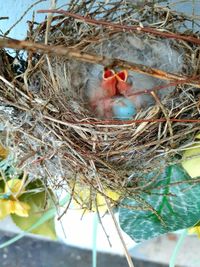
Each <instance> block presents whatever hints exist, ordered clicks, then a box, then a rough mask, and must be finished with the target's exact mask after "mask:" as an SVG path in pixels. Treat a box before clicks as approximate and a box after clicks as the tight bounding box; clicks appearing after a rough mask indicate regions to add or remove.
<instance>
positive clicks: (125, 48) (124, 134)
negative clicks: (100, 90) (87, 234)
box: [0, 1, 200, 204]
mask: <svg viewBox="0 0 200 267" xmlns="http://www.w3.org/2000/svg"><path fill="white" fill-rule="evenodd" d="M42 12H47V11H42ZM54 12H55V13H54V15H53V16H51V15H50V16H48V18H47V20H46V21H44V22H43V23H41V24H39V25H38V24H36V23H34V22H29V32H28V35H27V39H26V41H16V40H12V39H4V43H3V45H2V43H1V46H2V47H3V46H4V47H10V48H14V49H16V50H17V51H18V52H17V55H16V58H15V60H14V59H13V58H12V57H11V56H9V55H8V54H7V52H6V51H4V50H2V52H1V59H2V62H7V64H1V69H0V71H1V77H0V99H1V116H0V118H1V128H2V129H1V131H2V138H3V140H4V142H5V136H7V137H8V138H6V140H7V145H8V146H10V147H12V151H13V152H14V154H15V155H16V156H17V162H16V164H17V166H18V167H20V168H22V169H26V171H27V172H28V173H30V177H37V178H38V177H40V178H41V179H43V181H44V182H45V183H48V184H51V186H52V188H53V189H55V190H56V189H57V188H66V185H68V186H69V187H68V186H67V188H68V189H67V190H69V188H70V190H71V193H72V194H73V193H74V185H75V184H76V183H80V184H81V185H83V184H85V186H89V187H90V188H91V191H95V192H100V193H101V194H103V195H106V193H105V192H103V191H102V190H101V189H102V188H101V187H100V184H101V185H103V188H110V189H111V190H113V191H115V192H117V193H119V194H120V196H122V197H123V196H128V195H129V194H133V190H134V192H135V193H137V190H138V192H141V190H145V186H144V183H143V185H142V187H141V188H140V182H141V181H145V176H146V174H147V173H149V172H152V171H153V170H155V169H156V170H157V171H158V172H162V171H163V170H164V168H165V167H166V166H169V165H172V164H175V163H180V162H181V157H182V151H183V150H184V148H185V147H186V146H187V145H189V144H190V143H191V142H192V141H193V140H194V137H195V135H196V133H197V132H198V131H199V129H200V126H199V124H197V122H199V87H200V84H199V74H200V73H199V47H198V45H199V39H198V34H196V33H195V32H194V31H193V30H192V29H191V28H189V27H188V28H187V26H188V24H189V23H191V21H192V25H193V26H194V25H196V22H195V20H194V19H193V18H191V17H187V16H186V15H184V14H180V13H176V12H174V11H172V10H170V9H168V8H164V7H162V6H159V5H157V6H156V5H153V4H152V3H146V4H142V3H140V2H138V3H137V4H136V3H135V4H133V3H132V2H131V1H114V2H108V3H105V1H102V2H101V1H100V2H99V1H87V2H85V1H72V2H71V3H70V4H69V7H68V9H67V11H66V10H65V11H64V10H54ZM147 46H148V47H150V48H149V50H148V49H147V52H146V50H145V49H146V47H147ZM152 47H154V48H155V47H157V48H158V50H155V49H154V50H152ZM131 49H132V52H130V51H131ZM159 49H160V50H159ZM22 50H26V51H27V57H22V54H21V52H20V51H22ZM155 51H157V52H155ZM145 53H149V54H148V55H147V54H145ZM156 53H157V54H156ZM163 53H164V54H163ZM136 54H137V55H139V56H140V57H142V56H143V61H141V60H139V59H138V57H137V56H136ZM145 55H146V56H147V58H145V57H144V56H145ZM156 58H158V60H157V61H156V60H155V59H156ZM16 59H18V61H16ZM151 59H152V60H151ZM141 62H142V63H143V64H142V63H141ZM161 62H162V63H161ZM145 63H146V64H145ZM105 68H108V69H114V70H116V71H118V70H126V71H127V72H128V73H131V75H132V77H133V87H134V75H136V76H137V75H139V76H137V77H136V76H135V77H136V78H137V80H138V79H141V81H142V80H145V79H147V81H146V83H143V84H142V86H140V87H138V88H139V89H138V90H136V89H137V86H135V88H136V89H134V91H133V92H132V97H140V98H142V97H144V99H147V100H145V101H144V102H145V105H141V106H140V108H138V109H137V114H136V115H135V116H133V117H132V118H130V119H128V120H118V119H116V118H114V117H112V116H111V117H109V116H108V117H106V116H105V117H104V116H103V115H101V116H100V115H99V114H98V112H96V111H95V110H94V109H92V107H91V106H90V103H89V102H88V99H87V96H86V95H87V94H86V93H85V92H86V91H85V90H86V87H87V86H88V81H89V82H90V80H94V81H95V79H96V82H97V83H98V82H99V80H98V79H99V73H101V71H103V70H104V69H105ZM138 77H139V78H138ZM145 77H147V78H145ZM148 79H149V80H148ZM94 83H95V82H94ZM148 84H150V85H153V87H152V86H149V87H148V88H146V87H145V86H146V85H148ZM94 86H95V85H94ZM145 97H146V98H145ZM148 99H151V101H150V102H151V104H149V103H148ZM3 133H6V135H3ZM130 181H132V183H130ZM148 183H149V181H148ZM113 202H114V204H116V203H117V202H116V201H113Z"/></svg>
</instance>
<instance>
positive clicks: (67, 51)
mask: <svg viewBox="0 0 200 267" xmlns="http://www.w3.org/2000/svg"><path fill="white" fill-rule="evenodd" d="M0 48H13V49H19V50H27V51H30V52H34V53H39V52H40V53H44V54H53V55H58V56H65V57H68V58H74V59H76V60H79V61H83V62H89V63H92V64H100V65H103V66H105V67H108V66H110V67H114V66H118V67H121V68H124V69H127V70H131V71H134V72H138V73H143V74H146V75H149V76H153V77H156V78H159V79H162V80H169V81H176V82H177V83H178V81H181V83H182V82H183V81H184V83H185V84H189V85H192V86H195V87H198V88H200V80H199V77H198V79H197V80H193V79H194V78H193V77H188V76H183V75H178V74H173V73H170V72H165V71H162V70H159V69H156V68H151V67H148V66H145V65H142V64H136V63H133V62H129V61H126V60H121V59H112V58H108V57H105V56H99V55H95V54H89V53H84V52H82V51H80V50H77V49H73V48H66V47H64V46H55V45H45V44H40V43H34V42H30V41H19V40H16V39H6V38H0ZM185 81H186V82H185Z"/></svg>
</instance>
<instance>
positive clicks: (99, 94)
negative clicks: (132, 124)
mask: <svg viewBox="0 0 200 267" xmlns="http://www.w3.org/2000/svg"><path fill="white" fill-rule="evenodd" d="M133 80H134V78H132V77H131V76H130V75H129V74H128V71H127V70H121V71H119V72H117V73H115V71H114V70H112V69H105V70H104V71H103V74H102V76H101V77H99V80H98V79H90V80H89V81H88V84H87V93H86V94H87V98H88V100H89V103H90V106H91V108H92V110H93V111H94V112H95V113H96V114H97V116H98V117H101V118H106V119H110V118H117V119H131V118H132V117H133V116H135V115H136V113H137V112H138V111H139V110H140V109H141V108H142V107H144V105H146V104H147V102H146V101H148V100H149V96H143V95H134V94H133V93H134V92H135V88H134V86H133ZM140 90H141V89H140ZM147 106H148V105H147Z"/></svg>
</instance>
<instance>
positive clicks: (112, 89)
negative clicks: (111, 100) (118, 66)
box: [101, 69, 117, 97]
mask: <svg viewBox="0 0 200 267" xmlns="http://www.w3.org/2000/svg"><path fill="white" fill-rule="evenodd" d="M116 84H117V80H116V75H115V72H114V70H111V69H105V70H104V71H103V75H102V79H101V87H102V89H103V91H104V94H105V95H106V96H107V97H112V96H115V95H116V92H117V90H116Z"/></svg>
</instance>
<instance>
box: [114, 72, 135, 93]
mask: <svg viewBox="0 0 200 267" xmlns="http://www.w3.org/2000/svg"><path fill="white" fill-rule="evenodd" d="M116 79H117V90H118V92H119V94H121V95H125V94H126V92H127V91H128V90H129V89H130V88H131V84H129V83H128V82H127V79H128V71H126V70H122V71H120V72H118V73H117V74H116Z"/></svg>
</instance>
